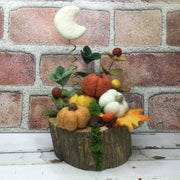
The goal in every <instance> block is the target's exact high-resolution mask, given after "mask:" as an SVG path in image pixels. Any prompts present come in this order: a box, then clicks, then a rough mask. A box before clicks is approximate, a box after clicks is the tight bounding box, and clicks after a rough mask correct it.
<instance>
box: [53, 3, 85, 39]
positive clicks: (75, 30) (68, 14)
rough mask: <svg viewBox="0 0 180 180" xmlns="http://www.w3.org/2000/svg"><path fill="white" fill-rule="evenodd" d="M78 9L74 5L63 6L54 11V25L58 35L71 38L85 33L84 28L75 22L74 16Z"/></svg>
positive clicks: (76, 37)
mask: <svg viewBox="0 0 180 180" xmlns="http://www.w3.org/2000/svg"><path fill="white" fill-rule="evenodd" d="M79 11H80V9H79V8H78V7H76V6H65V7H63V8H61V9H60V10H59V11H58V12H57V13H56V15H55V18H54V25H55V28H56V31H57V32H58V33H59V34H60V36H62V37H63V38H65V39H67V40H71V39H78V38H79V37H81V36H82V35H83V34H84V33H85V31H86V28H85V27H84V26H80V25H78V24H77V23H76V22H75V17H76V16H77V15H78V14H79Z"/></svg>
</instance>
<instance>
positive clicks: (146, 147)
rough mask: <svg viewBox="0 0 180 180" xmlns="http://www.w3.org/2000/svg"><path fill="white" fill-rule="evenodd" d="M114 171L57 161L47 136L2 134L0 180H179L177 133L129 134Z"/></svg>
mask: <svg viewBox="0 0 180 180" xmlns="http://www.w3.org/2000/svg"><path fill="white" fill-rule="evenodd" d="M132 146H133V154H132V156H131V157H130V159H129V161H128V162H127V163H125V164H123V165H122V166H119V167H117V168H112V169H107V170H103V171H101V172H95V171H85V170H81V169H77V168H74V167H72V166H70V165H68V164H67V163H65V162H60V161H59V160H58V159H57V158H56V156H55V155H54V152H53V146H52V141H51V137H50V134H49V133H1V134H0V180H180V133H176V134H168V133H164V134H151V135H150V134H141V135H132Z"/></svg>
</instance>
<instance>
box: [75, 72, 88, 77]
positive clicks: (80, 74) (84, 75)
mask: <svg viewBox="0 0 180 180" xmlns="http://www.w3.org/2000/svg"><path fill="white" fill-rule="evenodd" d="M76 73H77V75H79V76H81V77H86V76H87V75H88V73H85V72H76Z"/></svg>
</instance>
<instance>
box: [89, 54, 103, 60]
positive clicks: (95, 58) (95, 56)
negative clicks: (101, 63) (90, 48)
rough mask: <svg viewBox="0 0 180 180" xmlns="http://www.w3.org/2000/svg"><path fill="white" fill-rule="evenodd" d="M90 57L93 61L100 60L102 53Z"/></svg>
mask: <svg viewBox="0 0 180 180" xmlns="http://www.w3.org/2000/svg"><path fill="white" fill-rule="evenodd" d="M90 57H91V59H92V60H98V59H100V58H101V54H100V53H92V54H91V56H90Z"/></svg>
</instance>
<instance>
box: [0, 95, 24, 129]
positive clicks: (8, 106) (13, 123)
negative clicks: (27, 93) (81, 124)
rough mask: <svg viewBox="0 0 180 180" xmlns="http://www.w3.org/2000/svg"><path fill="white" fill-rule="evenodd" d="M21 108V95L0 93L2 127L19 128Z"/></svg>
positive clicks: (0, 124)
mask: <svg viewBox="0 0 180 180" xmlns="http://www.w3.org/2000/svg"><path fill="white" fill-rule="evenodd" d="M21 106H22V96H21V94H18V93H0V127H19V126H20V123H21V111H22V110H21Z"/></svg>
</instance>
